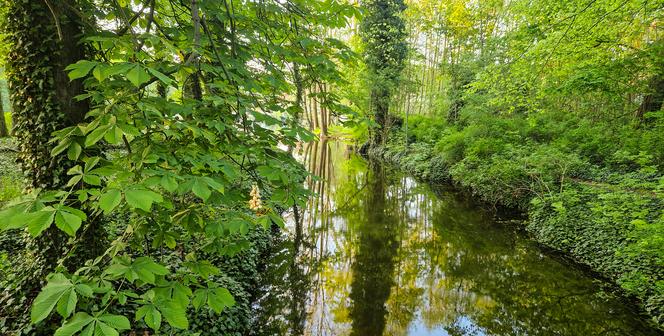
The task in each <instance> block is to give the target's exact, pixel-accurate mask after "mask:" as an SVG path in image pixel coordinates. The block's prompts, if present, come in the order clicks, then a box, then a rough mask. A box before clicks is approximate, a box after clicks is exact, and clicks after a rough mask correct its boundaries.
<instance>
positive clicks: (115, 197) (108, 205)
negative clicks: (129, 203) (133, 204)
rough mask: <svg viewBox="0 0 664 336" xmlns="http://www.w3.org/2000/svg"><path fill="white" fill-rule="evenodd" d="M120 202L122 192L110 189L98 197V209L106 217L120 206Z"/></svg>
mask: <svg viewBox="0 0 664 336" xmlns="http://www.w3.org/2000/svg"><path fill="white" fill-rule="evenodd" d="M120 201H122V192H121V191H120V190H118V189H110V190H108V191H107V192H105V193H104V194H103V195H101V197H99V208H100V209H102V210H103V211H104V214H106V215H108V214H109V213H111V211H113V209H115V208H116V207H117V206H118V205H120Z"/></svg>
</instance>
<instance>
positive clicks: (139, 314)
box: [136, 305, 161, 331]
mask: <svg viewBox="0 0 664 336" xmlns="http://www.w3.org/2000/svg"><path fill="white" fill-rule="evenodd" d="M140 319H143V320H145V324H147V325H148V327H150V328H151V329H152V330H154V331H157V330H159V328H161V313H160V312H159V310H157V308H156V307H155V306H154V305H146V306H143V307H141V308H139V309H138V310H137V311H136V321H139V320H140Z"/></svg>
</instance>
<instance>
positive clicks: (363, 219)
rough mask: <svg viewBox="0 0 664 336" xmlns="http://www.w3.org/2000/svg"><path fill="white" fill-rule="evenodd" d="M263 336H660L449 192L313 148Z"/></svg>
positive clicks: (308, 149)
mask: <svg viewBox="0 0 664 336" xmlns="http://www.w3.org/2000/svg"><path fill="white" fill-rule="evenodd" d="M301 152H302V159H303V162H305V164H306V165H307V167H308V169H309V170H310V171H311V172H313V173H315V174H316V175H318V176H320V179H312V180H310V181H308V184H309V187H310V189H312V190H313V191H315V192H316V193H317V197H315V198H312V199H311V200H310V202H309V203H308V204H307V207H306V208H304V209H295V210H294V211H293V213H292V215H291V220H290V223H289V227H288V229H289V230H288V232H287V233H286V234H284V235H283V236H282V237H281V240H280V241H278V243H277V244H275V247H274V249H275V251H274V254H273V257H272V260H271V266H270V267H269V268H268V270H267V273H266V274H265V279H264V288H263V295H262V296H261V299H260V300H259V302H258V303H257V323H256V325H257V328H256V330H255V331H254V333H255V334H256V335H363V336H364V335H366V336H372V335H510V336H511V335H657V334H658V333H657V332H656V331H655V330H652V329H649V328H648V326H647V325H646V323H645V322H643V321H644V319H642V318H641V317H639V316H638V315H635V314H634V313H632V312H630V311H629V310H628V309H627V308H625V305H624V304H623V303H621V302H620V300H618V299H616V298H613V297H611V296H610V295H609V294H604V293H603V292H602V291H601V290H600V287H599V286H598V285H597V284H596V283H595V282H594V281H593V280H592V279H590V278H588V277H586V276H585V275H584V274H583V273H582V272H580V271H578V270H576V269H574V268H573V267H570V266H569V265H566V264H565V263H563V262H560V261H559V260H556V259H554V258H551V257H549V256H547V255H545V254H543V253H542V252H541V251H540V250H539V249H538V248H537V246H535V245H534V244H533V243H532V242H530V241H528V240H527V239H524V238H523V237H522V236H521V234H519V233H518V232H515V231H516V230H515V229H514V228H513V227H511V226H509V225H501V224H500V223H499V222H497V221H495V220H494V216H493V214H491V213H489V212H487V211H484V210H482V209H481V208H480V207H478V206H476V205H474V204H472V202H470V201H469V200H468V199H466V198H464V197H462V196H460V195H459V194H458V193H455V192H453V191H451V190H449V189H446V188H444V187H441V188H434V189H432V188H430V187H428V186H427V185H425V184H420V183H417V182H416V181H414V180H413V179H412V178H409V177H407V176H403V175H401V174H399V173H397V172H395V171H391V170H390V169H388V168H386V167H384V166H380V165H378V164H370V163H367V162H366V161H364V160H362V159H361V158H358V157H356V156H354V155H352V154H351V153H350V152H349V151H348V150H346V149H345V148H344V146H342V145H340V144H338V143H325V142H321V143H311V144H307V145H306V146H305V147H304V148H302V149H301Z"/></svg>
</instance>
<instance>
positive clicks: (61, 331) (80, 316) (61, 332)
mask: <svg viewBox="0 0 664 336" xmlns="http://www.w3.org/2000/svg"><path fill="white" fill-rule="evenodd" d="M93 321H94V318H93V317H92V316H90V315H88V313H76V314H75V315H74V317H72V318H71V319H69V321H67V323H65V324H64V325H63V326H62V327H60V328H58V330H56V331H55V334H54V335H55V336H71V335H74V334H75V333H77V332H79V331H81V329H83V328H84V327H85V326H86V325H89V324H90V323H91V322H93Z"/></svg>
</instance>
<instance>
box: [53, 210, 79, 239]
mask: <svg viewBox="0 0 664 336" xmlns="http://www.w3.org/2000/svg"><path fill="white" fill-rule="evenodd" d="M82 222H83V221H82V220H81V218H80V217H78V216H76V215H74V214H71V213H69V212H66V211H58V212H57V213H56V214H55V225H56V226H57V227H58V228H59V229H60V230H62V231H64V232H65V233H66V234H68V235H70V236H72V237H74V236H76V231H78V229H79V228H80V227H81V223H82Z"/></svg>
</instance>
